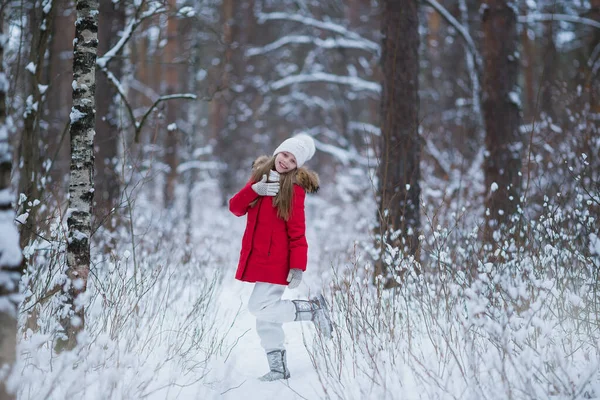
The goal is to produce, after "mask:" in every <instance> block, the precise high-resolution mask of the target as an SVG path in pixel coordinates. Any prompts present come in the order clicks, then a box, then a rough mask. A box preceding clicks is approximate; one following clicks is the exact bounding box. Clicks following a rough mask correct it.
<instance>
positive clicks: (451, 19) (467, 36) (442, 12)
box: [425, 0, 482, 71]
mask: <svg viewBox="0 0 600 400" xmlns="http://www.w3.org/2000/svg"><path fill="white" fill-rule="evenodd" d="M425 2H426V3H427V4H429V5H430V6H431V7H433V8H434V9H435V10H436V11H437V12H439V13H440V15H441V16H442V17H443V18H444V19H445V20H446V21H448V23H449V24H450V25H452V26H453V27H454V28H455V29H456V30H457V31H458V33H459V34H460V35H461V36H462V37H463V39H464V40H465V42H466V43H467V47H468V49H469V51H470V52H471V54H472V55H473V58H474V59H475V65H476V66H477V69H478V70H479V71H481V63H482V61H481V60H482V58H481V55H480V54H479V51H477V46H475V41H474V40H473V38H472V37H471V35H470V34H469V31H467V29H465V27H464V26H463V25H462V24H461V23H460V22H458V20H457V19H456V18H454V16H453V15H452V14H451V13H450V12H449V11H448V10H446V9H445V8H444V6H442V5H441V4H440V3H438V2H437V1H436V0H425Z"/></svg>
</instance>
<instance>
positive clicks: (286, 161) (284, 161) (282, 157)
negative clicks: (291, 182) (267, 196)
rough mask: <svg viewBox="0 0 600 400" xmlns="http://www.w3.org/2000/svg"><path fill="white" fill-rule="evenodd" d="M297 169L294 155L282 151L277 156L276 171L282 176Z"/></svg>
mask: <svg viewBox="0 0 600 400" xmlns="http://www.w3.org/2000/svg"><path fill="white" fill-rule="evenodd" d="M295 168H296V157H294V155H293V154H292V153H289V152H287V151H282V152H281V153H277V155H276V156H275V169H276V170H277V172H279V173H280V174H285V173H286V172H290V171H292V170H293V169H295Z"/></svg>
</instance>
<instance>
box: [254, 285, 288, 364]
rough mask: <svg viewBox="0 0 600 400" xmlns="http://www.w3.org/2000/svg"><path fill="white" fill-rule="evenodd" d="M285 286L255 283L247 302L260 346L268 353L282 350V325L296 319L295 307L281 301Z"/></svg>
mask: <svg viewBox="0 0 600 400" xmlns="http://www.w3.org/2000/svg"><path fill="white" fill-rule="evenodd" d="M285 288H286V286H285V285H275V284H272V283H264V282H256V283H255V284H254V290H253V291H252V295H250V300H248V310H250V312H251V313H252V314H253V315H254V316H255V317H256V331H257V332H258V336H259V337H260V344H261V345H262V347H263V348H264V349H265V351H266V352H267V353H268V352H270V351H273V350H283V349H284V348H285V347H284V345H283V342H284V339H285V335H284V333H283V326H282V325H283V323H284V322H291V321H294V320H295V319H296V306H294V303H292V301H291V300H281V296H282V295H283V292H284V291H285Z"/></svg>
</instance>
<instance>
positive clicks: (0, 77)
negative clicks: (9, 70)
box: [0, 72, 10, 93]
mask: <svg viewBox="0 0 600 400" xmlns="http://www.w3.org/2000/svg"><path fill="white" fill-rule="evenodd" d="M9 86H10V85H9V83H8V79H6V73H4V72H0V92H4V93H6V92H8V88H9Z"/></svg>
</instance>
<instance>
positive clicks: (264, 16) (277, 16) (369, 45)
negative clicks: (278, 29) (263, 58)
mask: <svg viewBox="0 0 600 400" xmlns="http://www.w3.org/2000/svg"><path fill="white" fill-rule="evenodd" d="M257 17H258V23H260V24H262V23H264V22H265V21H276V20H286V21H295V22H299V23H301V24H304V25H307V26H312V27H315V28H319V29H323V30H326V31H330V32H334V33H337V34H339V35H342V36H345V37H347V38H350V39H354V40H355V41H360V42H362V43H363V47H362V48H365V49H370V50H372V51H375V52H379V49H380V47H379V44H378V43H375V42H373V41H371V40H369V39H366V38H364V37H362V36H360V35H359V34H357V33H356V32H352V31H350V30H348V29H347V28H346V27H344V26H342V25H340V24H336V23H334V22H331V21H329V22H324V21H319V20H318V19H315V18H311V17H305V16H302V15H295V14H288V13H283V12H274V13H260V14H258V15H257Z"/></svg>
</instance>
